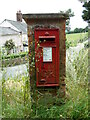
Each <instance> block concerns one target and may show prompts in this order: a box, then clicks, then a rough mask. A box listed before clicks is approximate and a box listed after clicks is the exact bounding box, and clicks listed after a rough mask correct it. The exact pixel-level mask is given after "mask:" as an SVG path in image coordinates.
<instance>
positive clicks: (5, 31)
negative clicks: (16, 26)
mask: <svg viewBox="0 0 90 120" xmlns="http://www.w3.org/2000/svg"><path fill="white" fill-rule="evenodd" d="M12 34H13V35H15V34H18V32H17V31H16V30H13V29H12V28H10V27H0V35H1V36H4V35H12Z"/></svg>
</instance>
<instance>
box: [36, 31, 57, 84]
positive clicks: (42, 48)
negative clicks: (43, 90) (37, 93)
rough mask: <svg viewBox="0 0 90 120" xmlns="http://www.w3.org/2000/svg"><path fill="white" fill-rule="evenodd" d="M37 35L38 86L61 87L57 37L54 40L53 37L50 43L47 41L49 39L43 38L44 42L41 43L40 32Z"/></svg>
mask: <svg viewBox="0 0 90 120" xmlns="http://www.w3.org/2000/svg"><path fill="white" fill-rule="evenodd" d="M39 32H40V31H39ZM41 32H42V31H41ZM43 32H44V31H43ZM49 32H50V31H49ZM53 32H54V31H53ZM36 33H37V34H36ZM35 35H36V37H35V38H36V39H35V40H36V42H35V43H36V44H35V52H36V55H35V59H36V79H37V82H36V83H37V86H59V45H58V43H57V41H56V39H57V37H55V38H54V40H53V39H52V36H51V39H50V40H48V41H47V39H46V38H48V37H46V38H44V37H43V41H42V42H40V43H39V41H40V39H39V36H40V34H38V31H36V32H35ZM57 35H59V34H57ZM58 37H59V36H58ZM44 39H46V42H44Z"/></svg>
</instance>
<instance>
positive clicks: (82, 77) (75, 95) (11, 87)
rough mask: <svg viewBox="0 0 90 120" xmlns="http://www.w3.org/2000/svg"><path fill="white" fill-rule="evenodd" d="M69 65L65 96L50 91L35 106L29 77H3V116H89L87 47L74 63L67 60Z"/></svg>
mask: <svg viewBox="0 0 90 120" xmlns="http://www.w3.org/2000/svg"><path fill="white" fill-rule="evenodd" d="M69 60H70V59H69ZM69 63H71V64H69ZM71 66H72V68H73V69H74V72H73V70H71V69H70V68H71ZM66 68H67V69H66V96H65V98H60V97H59V96H55V97H53V98H52V96H50V95H49V94H48V95H47V96H44V97H46V98H45V99H42V101H39V102H37V103H35V104H36V106H37V107H35V106H34V104H33V109H32V108H31V98H30V87H29V86H30V84H29V78H28V77H27V76H23V77H22V78H18V79H11V78H9V79H8V80H7V81H5V80H4V78H3V83H2V84H3V88H2V89H3V99H2V100H3V101H2V105H3V106H2V107H3V109H2V112H3V114H2V115H3V118H42V119H43V118H55V119H56V118H59V119H60V118H61V119H67V118H69V119H72V120H73V119H74V120H78V119H82V120H83V119H88V50H87V49H86V50H82V51H81V52H80V54H79V55H78V57H77V58H76V59H75V60H74V61H73V62H71V61H68V62H67V63H66ZM74 74H75V75H74ZM74 76H75V78H74ZM47 100H48V101H49V105H48V103H47ZM51 103H52V104H51Z"/></svg>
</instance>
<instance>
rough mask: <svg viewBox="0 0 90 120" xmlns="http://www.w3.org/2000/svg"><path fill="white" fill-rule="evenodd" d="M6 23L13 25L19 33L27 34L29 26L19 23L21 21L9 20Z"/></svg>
mask: <svg viewBox="0 0 90 120" xmlns="http://www.w3.org/2000/svg"><path fill="white" fill-rule="evenodd" d="M4 21H7V22H9V23H10V24H11V25H13V26H14V27H15V28H16V29H17V30H18V31H19V32H22V33H27V24H26V23H24V22H19V21H13V20H8V19H5V20H4Z"/></svg>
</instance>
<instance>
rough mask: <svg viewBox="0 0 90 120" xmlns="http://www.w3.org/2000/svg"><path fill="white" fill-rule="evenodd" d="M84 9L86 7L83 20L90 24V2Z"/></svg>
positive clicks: (85, 4) (86, 3)
mask: <svg viewBox="0 0 90 120" xmlns="http://www.w3.org/2000/svg"><path fill="white" fill-rule="evenodd" d="M83 7H85V10H83V15H82V18H83V19H84V21H87V22H88V23H89V22H90V1H89V2H85V3H84V5H83Z"/></svg>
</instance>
